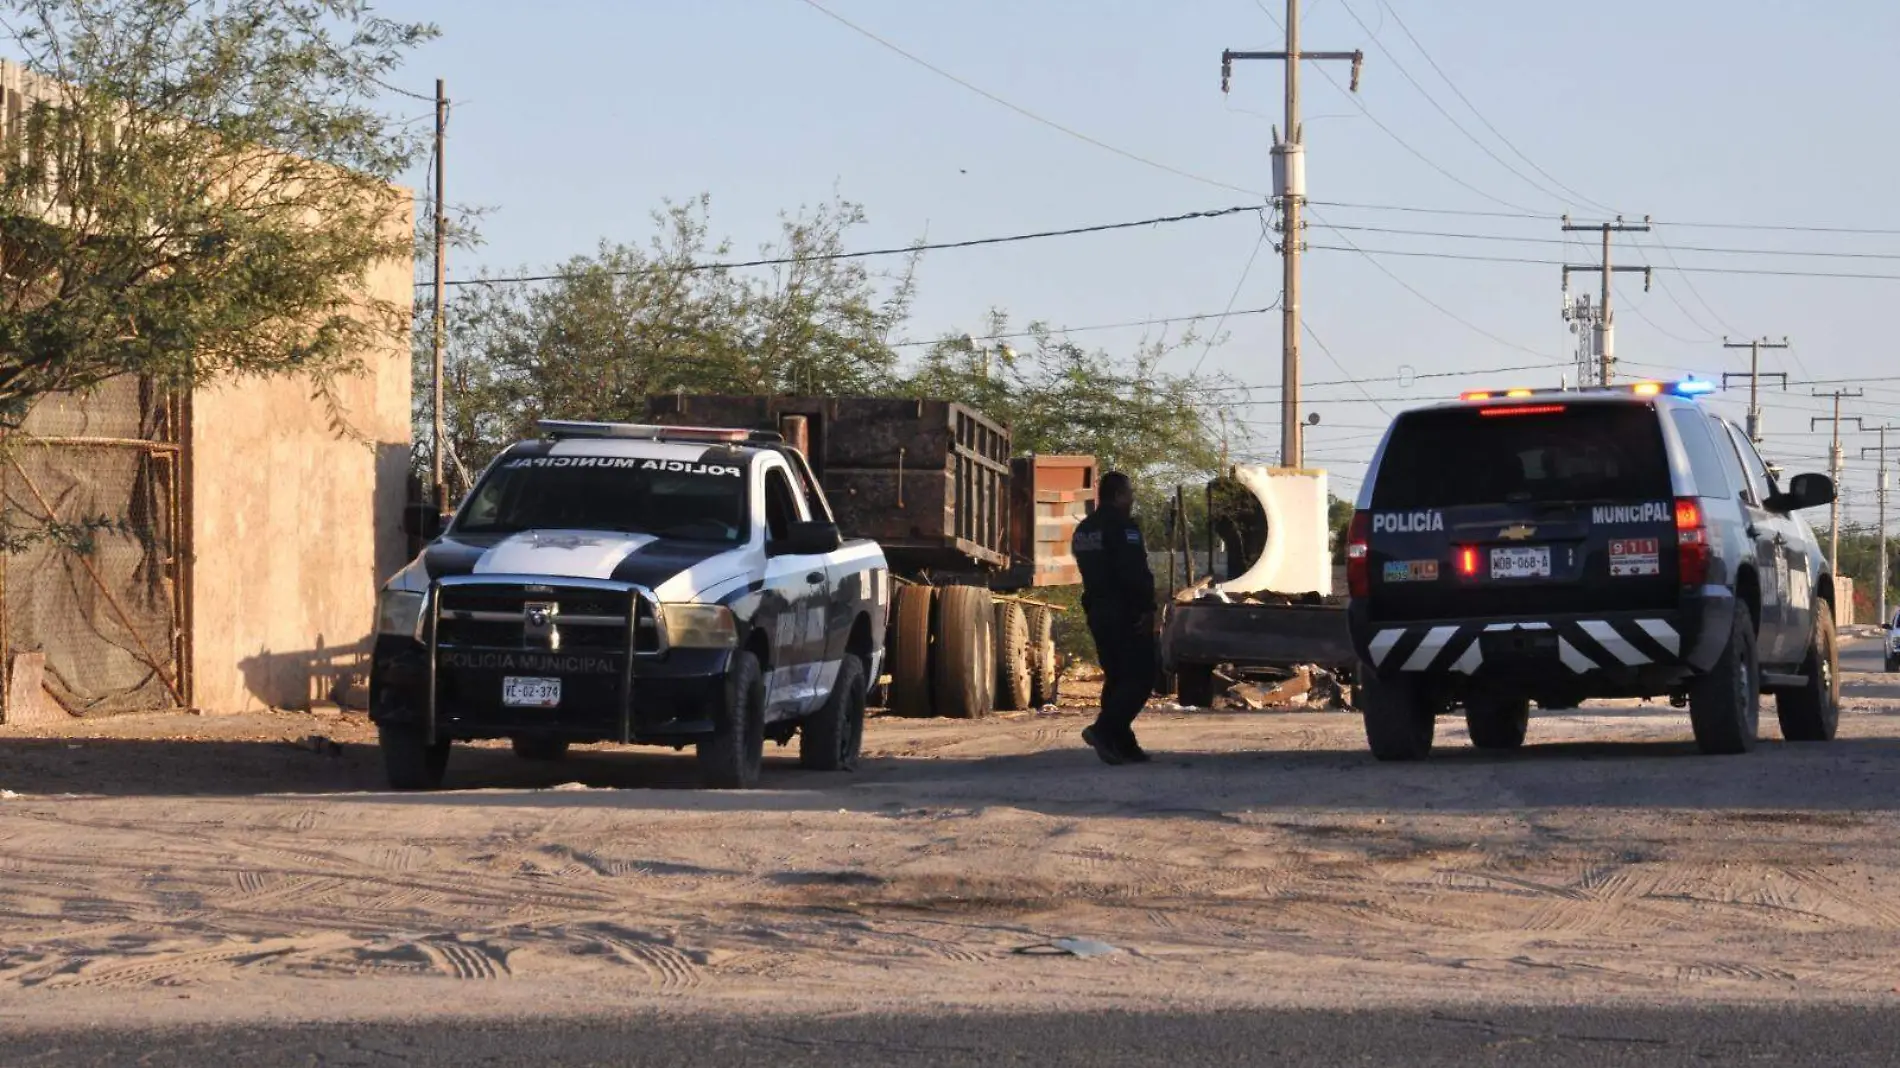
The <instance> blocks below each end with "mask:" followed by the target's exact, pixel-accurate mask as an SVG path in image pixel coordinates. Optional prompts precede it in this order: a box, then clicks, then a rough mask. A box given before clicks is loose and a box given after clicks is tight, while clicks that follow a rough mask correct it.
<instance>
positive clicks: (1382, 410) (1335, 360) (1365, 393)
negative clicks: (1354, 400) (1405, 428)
mask: <svg viewBox="0 0 1900 1068" xmlns="http://www.w3.org/2000/svg"><path fill="white" fill-rule="evenodd" d="M1300 325H1301V326H1303V327H1304V328H1305V329H1306V336H1307V337H1310V338H1312V339H1313V344H1315V345H1318V346H1319V351H1320V352H1322V353H1324V354H1325V356H1326V359H1327V360H1329V361H1331V362H1332V365H1333V366H1334V367H1337V368H1339V373H1340V374H1342V375H1345V376H1346V380H1347V381H1348V382H1351V383H1352V384H1353V388H1355V389H1357V390H1358V391H1359V395H1360V396H1362V397H1364V398H1366V399H1367V400H1372V393H1371V391H1369V390H1367V389H1366V387H1365V383H1363V382H1361V381H1359V380H1358V379H1357V378H1354V377H1352V372H1351V371H1348V370H1346V365H1345V364H1343V363H1340V362H1339V357H1337V356H1334V355H1333V350H1332V349H1329V348H1327V347H1326V342H1324V341H1321V340H1320V338H1319V335H1318V334H1316V333H1314V332H1313V326H1312V324H1311V323H1301V324H1300ZM1372 406H1373V407H1374V408H1377V409H1379V414H1380V415H1383V416H1386V417H1387V418H1391V416H1392V413H1391V412H1390V411H1388V410H1386V407H1385V405H1383V404H1380V403H1379V402H1377V401H1373V404H1372Z"/></svg>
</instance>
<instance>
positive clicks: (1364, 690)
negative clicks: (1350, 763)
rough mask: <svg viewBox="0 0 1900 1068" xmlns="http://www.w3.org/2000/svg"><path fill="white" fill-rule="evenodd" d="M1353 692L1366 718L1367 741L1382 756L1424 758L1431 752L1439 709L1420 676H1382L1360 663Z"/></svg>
mask: <svg viewBox="0 0 1900 1068" xmlns="http://www.w3.org/2000/svg"><path fill="white" fill-rule="evenodd" d="M1359 673H1360V675H1361V679H1360V682H1359V686H1358V691H1357V693H1356V694H1355V695H1354V696H1355V700H1356V702H1357V704H1358V705H1359V711H1360V713H1361V715H1362V716H1363V717H1364V718H1365V722H1366V744H1367V745H1368V746H1369V747H1370V748H1371V749H1372V755H1373V756H1374V757H1376V758H1378V759H1380V760H1424V759H1425V758H1426V757H1428V756H1430V755H1431V752H1432V737H1433V735H1435V734H1436V733H1437V731H1438V710H1437V708H1436V706H1435V705H1433V704H1432V703H1431V702H1430V701H1428V700H1426V694H1425V686H1424V684H1423V682H1421V681H1420V680H1419V679H1418V678H1416V677H1413V676H1408V675H1398V676H1395V677H1393V678H1389V679H1388V678H1381V677H1380V676H1379V675H1378V673H1376V672H1375V671H1373V670H1372V669H1371V668H1370V667H1361V668H1360V671H1359Z"/></svg>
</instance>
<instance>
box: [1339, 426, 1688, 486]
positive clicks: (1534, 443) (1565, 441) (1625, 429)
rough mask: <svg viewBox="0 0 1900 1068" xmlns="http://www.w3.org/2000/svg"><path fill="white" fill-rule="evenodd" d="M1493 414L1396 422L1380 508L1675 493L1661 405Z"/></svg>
mask: <svg viewBox="0 0 1900 1068" xmlns="http://www.w3.org/2000/svg"><path fill="white" fill-rule="evenodd" d="M1549 407H1550V408H1551V409H1553V410H1550V411H1546V412H1536V413H1526V414H1521V415H1520V414H1512V415H1509V416H1504V417H1485V416H1482V415H1480V414H1479V409H1477V408H1475V407H1473V408H1451V409H1439V410H1434V411H1422V412H1408V413H1406V414H1404V415H1401V416H1399V419H1398V422H1397V423H1395V424H1393V427H1392V436H1391V438H1390V439H1389V440H1388V441H1387V442H1386V445H1385V456H1384V459H1383V460H1381V462H1380V465H1379V476H1378V481H1377V482H1376V483H1374V485H1373V488H1372V506H1373V507H1374V508H1378V509H1404V508H1451V507H1457V506H1460V505H1472V504H1518V503H1534V504H1542V503H1555V502H1566V501H1593V500H1608V499H1616V500H1631V501H1643V500H1655V499H1657V498H1661V497H1667V496H1670V493H1671V491H1670V478H1669V461H1668V453H1667V452H1666V451H1665V447H1664V445H1663V438H1662V429H1661V427H1660V426H1659V425H1658V420H1657V418H1656V413H1655V412H1654V411H1653V410H1651V409H1650V408H1649V407H1648V406H1647V405H1639V404H1571V405H1551V406H1549Z"/></svg>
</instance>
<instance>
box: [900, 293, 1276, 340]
mask: <svg viewBox="0 0 1900 1068" xmlns="http://www.w3.org/2000/svg"><path fill="white" fill-rule="evenodd" d="M1279 310H1280V302H1279V300H1278V299H1275V300H1274V302H1273V303H1272V304H1268V305H1266V306H1265V307H1260V308H1233V309H1229V310H1227V311H1224V312H1202V313H1200V314H1198V315H1171V316H1168V317H1166V318H1161V319H1130V320H1127V321H1125V322H1119V323H1089V324H1087V325H1084V326H1062V327H1050V328H1048V329H1047V330H1046V331H1038V330H1011V331H1009V332H1007V333H1002V334H982V335H972V336H971V338H970V340H971V341H1009V340H1012V339H1015V338H1024V337H1035V336H1037V335H1038V334H1040V333H1045V332H1046V333H1049V334H1083V333H1088V332H1091V331H1095V330H1122V329H1127V328H1131V327H1137V326H1172V325H1174V324H1175V323H1195V322H1202V321H1205V320H1208V319H1222V318H1232V317H1234V316H1239V315H1265V314H1266V313H1268V312H1274V311H1279ZM944 340H945V339H944V338H911V339H908V340H904V341H893V342H891V343H890V345H889V346H888V347H890V348H893V349H902V348H913V347H918V346H923V345H938V344H942V343H943V342H944ZM959 340H960V338H959Z"/></svg>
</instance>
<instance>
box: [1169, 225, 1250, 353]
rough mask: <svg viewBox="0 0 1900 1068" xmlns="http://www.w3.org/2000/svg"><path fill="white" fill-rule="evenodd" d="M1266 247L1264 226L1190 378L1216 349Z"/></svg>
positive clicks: (1208, 336)
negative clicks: (1230, 314)
mask: <svg viewBox="0 0 1900 1068" xmlns="http://www.w3.org/2000/svg"><path fill="white" fill-rule="evenodd" d="M1265 247H1267V229H1266V227H1265V226H1262V227H1261V228H1260V239H1259V240H1258V241H1255V242H1254V244H1253V251H1252V252H1250V253H1248V254H1247V263H1246V265H1245V266H1243V267H1242V268H1241V269H1240V277H1239V278H1237V279H1235V280H1234V291H1233V292H1232V293H1229V294H1228V295H1227V307H1226V309H1225V310H1223V311H1222V312H1221V313H1220V321H1218V322H1216V323H1215V324H1214V329H1213V330H1212V331H1211V332H1209V334H1208V335H1207V344H1206V346H1204V347H1203V348H1202V349H1201V357H1200V359H1198V360H1195V361H1194V369H1193V370H1192V371H1189V372H1188V374H1187V376H1188V377H1189V378H1193V377H1194V376H1195V375H1197V374H1200V373H1201V365H1202V364H1204V363H1206V362H1207V357H1208V355H1209V354H1210V353H1212V352H1213V351H1214V346H1215V344H1217V343H1218V342H1219V341H1220V330H1221V327H1223V326H1225V325H1226V324H1227V316H1228V314H1229V313H1231V312H1232V311H1233V308H1234V305H1235V304H1236V303H1238V302H1239V300H1240V290H1241V288H1242V287H1243V286H1245V285H1246V284H1247V276H1248V275H1250V274H1252V273H1253V265H1254V261H1256V260H1258V259H1259V258H1260V250H1261V249H1263V248H1265Z"/></svg>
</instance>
